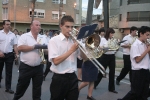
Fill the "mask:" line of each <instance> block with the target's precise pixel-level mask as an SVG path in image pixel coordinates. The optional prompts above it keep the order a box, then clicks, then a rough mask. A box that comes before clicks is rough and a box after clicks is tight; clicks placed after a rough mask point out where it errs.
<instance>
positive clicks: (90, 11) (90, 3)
mask: <svg viewBox="0 0 150 100" xmlns="http://www.w3.org/2000/svg"><path fill="white" fill-rule="evenodd" d="M93 4H94V0H89V1H88V10H87V16H86V25H90V24H91V22H92V14H93Z"/></svg>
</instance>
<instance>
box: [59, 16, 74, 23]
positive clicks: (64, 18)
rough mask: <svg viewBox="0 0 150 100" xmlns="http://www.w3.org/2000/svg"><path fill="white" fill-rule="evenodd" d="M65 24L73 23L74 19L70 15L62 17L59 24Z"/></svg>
mask: <svg viewBox="0 0 150 100" xmlns="http://www.w3.org/2000/svg"><path fill="white" fill-rule="evenodd" d="M65 22H73V23H74V19H73V18H72V17H71V16H70V15H65V16H63V17H62V19H61V21H60V24H61V25H64V24H65Z"/></svg>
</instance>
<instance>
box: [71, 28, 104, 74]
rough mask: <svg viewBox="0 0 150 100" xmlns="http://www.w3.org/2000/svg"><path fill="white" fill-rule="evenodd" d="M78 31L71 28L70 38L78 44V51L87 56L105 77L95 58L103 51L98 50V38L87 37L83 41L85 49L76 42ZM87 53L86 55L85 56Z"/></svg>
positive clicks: (94, 36) (94, 35) (97, 36)
mask: <svg viewBox="0 0 150 100" xmlns="http://www.w3.org/2000/svg"><path fill="white" fill-rule="evenodd" d="M77 33H79V31H78V30H76V29H75V28H73V30H72V32H70V35H71V37H72V38H73V40H75V41H76V42H77V43H78V44H79V48H80V50H82V52H83V53H84V54H85V55H86V56H87V58H88V59H89V60H90V61H91V62H92V63H93V64H94V65H95V67H97V69H98V70H99V71H100V72H101V73H102V74H103V76H105V74H106V72H105V68H104V67H103V66H102V65H101V64H100V63H99V62H98V61H97V59H96V58H99V57H100V56H101V55H102V53H103V51H102V50H101V49H100V48H99V43H100V37H99V35H98V34H92V35H91V36H89V37H87V38H86V40H85V48H84V47H83V46H82V44H81V43H80V42H79V40H77ZM87 53H88V54H87Z"/></svg>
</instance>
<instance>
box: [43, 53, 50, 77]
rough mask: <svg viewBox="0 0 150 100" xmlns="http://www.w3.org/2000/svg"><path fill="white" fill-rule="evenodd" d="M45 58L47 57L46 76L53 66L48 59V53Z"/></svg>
mask: <svg viewBox="0 0 150 100" xmlns="http://www.w3.org/2000/svg"><path fill="white" fill-rule="evenodd" d="M44 57H45V59H46V68H45V72H44V76H45V77H46V76H47V74H48V73H49V72H50V67H51V65H52V64H51V62H49V61H48V55H44Z"/></svg>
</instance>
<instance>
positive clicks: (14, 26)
mask: <svg viewBox="0 0 150 100" xmlns="http://www.w3.org/2000/svg"><path fill="white" fill-rule="evenodd" d="M14 29H16V0H14Z"/></svg>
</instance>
